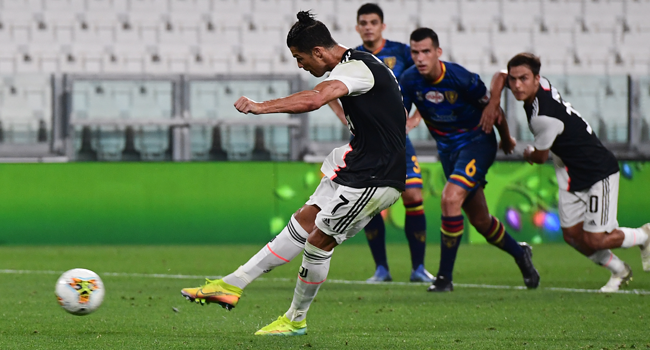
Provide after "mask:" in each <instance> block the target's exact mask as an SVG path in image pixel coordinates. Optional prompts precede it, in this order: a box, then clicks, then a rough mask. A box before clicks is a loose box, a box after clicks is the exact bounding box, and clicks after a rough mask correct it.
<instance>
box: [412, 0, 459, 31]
mask: <svg viewBox="0 0 650 350" xmlns="http://www.w3.org/2000/svg"><path fill="white" fill-rule="evenodd" d="M459 21H460V18H459V5H458V3H457V2H456V1H451V0H422V1H421V3H420V13H419V20H418V23H420V26H423V27H429V28H432V29H433V30H434V31H436V32H442V31H447V30H451V31H453V30H457V29H458V23H459Z"/></svg>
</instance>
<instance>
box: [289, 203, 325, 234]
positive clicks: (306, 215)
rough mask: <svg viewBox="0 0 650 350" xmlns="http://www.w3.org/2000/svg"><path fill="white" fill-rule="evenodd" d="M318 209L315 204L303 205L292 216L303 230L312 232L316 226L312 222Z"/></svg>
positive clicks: (314, 220)
mask: <svg viewBox="0 0 650 350" xmlns="http://www.w3.org/2000/svg"><path fill="white" fill-rule="evenodd" d="M319 211H320V209H319V208H318V207H317V206H315V205H304V206H303V207H302V208H300V209H298V211H296V212H295V214H293V217H294V218H295V219H296V221H298V223H299V224H300V226H302V228H303V229H305V231H307V232H312V231H313V230H314V228H315V227H316V225H315V224H314V223H315V222H316V215H318V212H319Z"/></svg>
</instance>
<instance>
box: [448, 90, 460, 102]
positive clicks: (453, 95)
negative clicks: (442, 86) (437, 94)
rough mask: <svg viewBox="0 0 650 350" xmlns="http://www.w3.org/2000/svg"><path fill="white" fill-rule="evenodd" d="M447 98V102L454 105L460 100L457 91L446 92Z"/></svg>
mask: <svg viewBox="0 0 650 350" xmlns="http://www.w3.org/2000/svg"><path fill="white" fill-rule="evenodd" d="M445 97H446V98H447V101H449V103H451V104H452V105H453V104H454V103H456V100H457V99H458V93H457V92H456V91H445Z"/></svg>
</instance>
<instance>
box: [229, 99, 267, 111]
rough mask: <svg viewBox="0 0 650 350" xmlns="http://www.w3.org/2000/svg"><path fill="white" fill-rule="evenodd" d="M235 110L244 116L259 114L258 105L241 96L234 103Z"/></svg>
mask: <svg viewBox="0 0 650 350" xmlns="http://www.w3.org/2000/svg"><path fill="white" fill-rule="evenodd" d="M235 108H237V110H238V111H239V112H241V113H244V114H248V113H251V114H260V110H261V108H260V103H258V102H255V101H253V100H251V99H250V98H248V97H246V96H242V97H240V98H239V100H237V102H235Z"/></svg>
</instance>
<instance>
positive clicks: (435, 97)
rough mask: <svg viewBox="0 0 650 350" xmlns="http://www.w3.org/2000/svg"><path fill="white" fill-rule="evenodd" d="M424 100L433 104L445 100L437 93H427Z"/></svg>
mask: <svg viewBox="0 0 650 350" xmlns="http://www.w3.org/2000/svg"><path fill="white" fill-rule="evenodd" d="M424 98H426V99H427V100H428V101H431V102H433V103H440V102H442V101H444V100H445V96H444V95H443V94H441V93H439V92H438V91H429V92H427V94H426V95H424Z"/></svg>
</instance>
